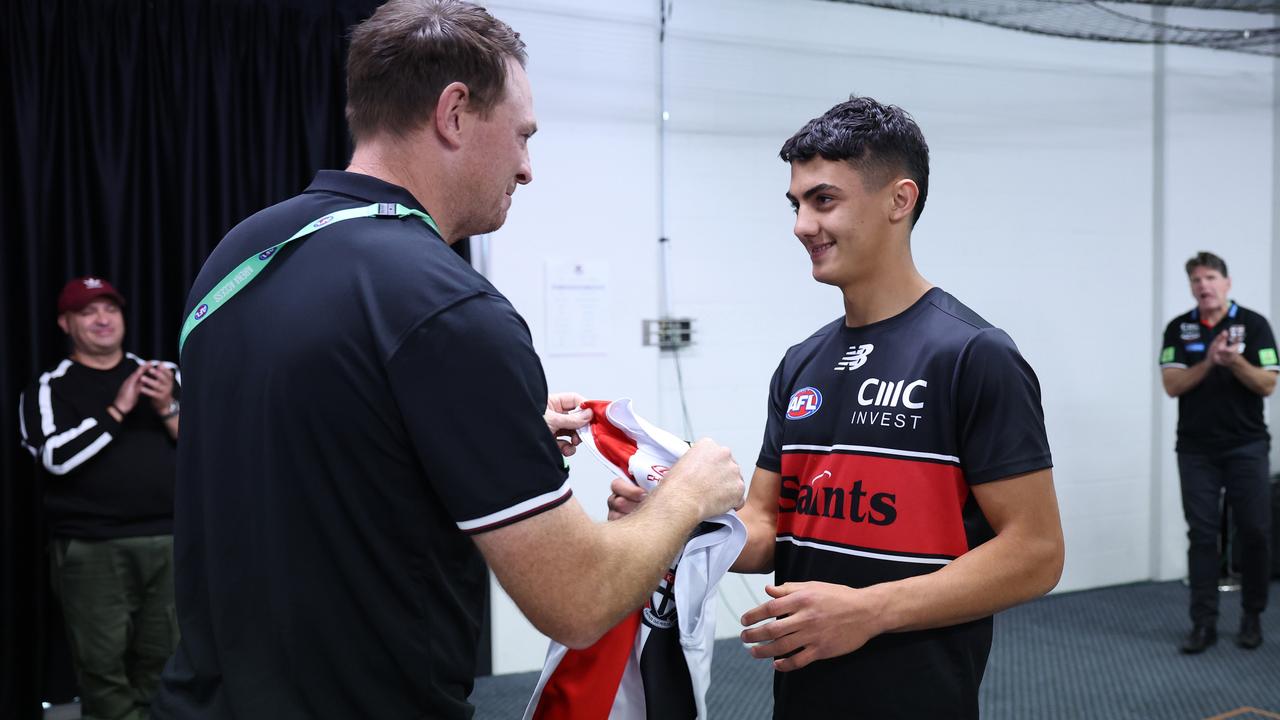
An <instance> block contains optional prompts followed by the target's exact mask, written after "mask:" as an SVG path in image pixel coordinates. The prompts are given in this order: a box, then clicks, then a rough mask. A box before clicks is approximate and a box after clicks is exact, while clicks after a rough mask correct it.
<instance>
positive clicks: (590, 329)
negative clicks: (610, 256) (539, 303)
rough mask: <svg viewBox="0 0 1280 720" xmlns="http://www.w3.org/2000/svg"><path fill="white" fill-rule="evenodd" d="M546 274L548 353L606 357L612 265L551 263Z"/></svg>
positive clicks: (589, 262) (556, 261)
mask: <svg viewBox="0 0 1280 720" xmlns="http://www.w3.org/2000/svg"><path fill="white" fill-rule="evenodd" d="M546 270H547V292H546V298H547V345H546V352H547V353H549V354H551V355H604V354H605V353H606V352H608V349H609V344H608V337H609V263H607V262H602V261H570V260H548V261H547V268H546Z"/></svg>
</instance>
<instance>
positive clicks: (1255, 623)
mask: <svg viewBox="0 0 1280 720" xmlns="http://www.w3.org/2000/svg"><path fill="white" fill-rule="evenodd" d="M1236 644H1237V645H1239V646H1240V647H1242V648H1244V649H1246V650H1253V649H1256V648H1257V647H1258V646H1259V645H1261V644H1262V618H1261V617H1259V616H1258V613H1251V612H1247V613H1245V614H1244V615H1243V616H1242V617H1241V618H1240V634H1239V635H1237V636H1236Z"/></svg>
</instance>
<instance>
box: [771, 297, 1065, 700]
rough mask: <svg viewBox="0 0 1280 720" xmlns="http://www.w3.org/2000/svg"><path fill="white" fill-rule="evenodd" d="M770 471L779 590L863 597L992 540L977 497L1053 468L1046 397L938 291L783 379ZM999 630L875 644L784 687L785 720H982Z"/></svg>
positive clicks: (801, 673) (988, 332)
mask: <svg viewBox="0 0 1280 720" xmlns="http://www.w3.org/2000/svg"><path fill="white" fill-rule="evenodd" d="M756 464H757V465H758V466H759V467H761V468H763V469H765V470H769V471H772V472H777V473H780V474H781V475H782V487H781V492H780V497H779V504H778V528H777V546H776V548H775V555H774V558H775V562H774V568H775V573H776V582H777V583H779V584H781V583H785V582H791V581H822V582H828V583H837V584H841V585H848V586H850V587H855V588H861V587H867V586H869V585H874V584H877V583H882V582H888V581H893V580H899V579H903V578H907V577H912V576H916V575H922V574H926V573H930V572H933V571H935V570H938V569H939V568H941V567H943V566H945V565H946V564H947V563H949V562H951V561H952V560H954V559H955V558H957V557H959V556H961V555H963V554H964V553H966V552H967V551H969V550H971V549H973V548H974V547H977V546H978V545H980V544H981V543H983V542H985V541H987V540H988V539H990V538H991V537H993V532H992V529H991V526H990V525H989V524H988V523H987V520H986V518H985V517H984V516H983V514H982V511H981V509H980V508H979V507H978V504H977V502H976V501H975V499H974V497H973V494H972V493H971V492H970V489H969V487H970V486H971V485H976V484H979V483H985V482H991V481H993V480H1000V479H1002V478H1007V477H1010V476H1014V475H1019V474H1023V473H1028V472H1032V471H1035V470H1041V469H1044V468H1048V467H1050V466H1051V465H1052V460H1051V458H1050V453H1049V444H1048V439H1047V438H1046V435H1045V429H1044V415H1043V411H1042V409H1041V405H1040V386H1039V382H1038V381H1037V379H1036V376H1035V373H1034V372H1033V371H1032V369H1031V367H1030V366H1029V365H1028V364H1027V363H1026V361H1025V360H1024V359H1023V358H1022V356H1021V355H1020V354H1019V353H1018V350H1017V348H1016V347H1015V345H1014V344H1013V341H1012V340H1011V339H1010V338H1009V336H1008V335H1007V334H1005V333H1004V332H1003V331H1001V330H999V329H997V328H994V327H992V326H991V325H990V324H989V323H987V322H986V321H985V320H983V319H982V318H981V317H979V316H978V315H977V314H975V313H974V312H973V311H972V310H970V309H969V308H967V307H965V306H964V305H963V304H961V303H960V302H959V301H958V300H956V299H955V298H954V297H952V296H951V295H949V294H948V293H946V292H944V291H942V290H940V289H938V288H933V289H931V290H929V291H928V292H927V293H925V295H924V296H923V297H921V298H920V300H918V301H917V302H916V303H915V304H914V305H912V306H911V307H910V308H908V309H907V310H905V311H904V312H902V313H900V314H898V315H896V316H894V317H892V318H889V319H887V320H883V321H880V322H877V323H873V324H871V325H866V326H863V327H857V328H850V327H846V326H845V324H844V318H839V319H837V320H835V321H833V322H832V323H830V324H829V325H827V326H825V327H823V328H822V329H821V330H819V331H818V332H817V333H815V334H814V335H813V336H811V337H810V338H809V339H807V340H805V341H804V342H802V343H800V344H799V345H796V346H794V347H792V348H791V349H790V350H788V351H787V354H786V356H785V357H784V358H783V360H782V363H781V364H780V365H779V366H778V369H777V372H775V373H774V376H773V382H772V385H771V389H770V394H769V419H768V424H767V426H766V429H765V438H764V444H763V447H762V448H761V451H760V457H759V460H758V461H757V463H756ZM990 647H991V618H990V617H988V618H984V619H981V620H977V621H974V622H969V623H964V624H961V625H955V626H951V627H944V628H938V629H934V630H924V631H919V632H905V633H890V634H886V635H881V636H879V637H876V638H873V639H872V640H871V641H870V642H868V643H867V644H866V645H865V646H864V647H862V648H861V649H859V650H856V651H854V652H852V653H849V654H847V655H844V656H841V657H836V658H831V659H827V660H820V661H817V662H815V663H813V664H811V665H809V666H807V667H805V668H803V669H800V670H794V671H791V672H787V673H775V675H774V702H775V710H774V715H775V717H779V718H793V717H794V718H800V717H854V718H862V717H866V718H923V717H948V718H957V717H963V718H976V717H977V716H978V685H979V683H980V682H981V680H982V673H983V670H984V668H985V666H986V661H987V655H988V652H989V651H990Z"/></svg>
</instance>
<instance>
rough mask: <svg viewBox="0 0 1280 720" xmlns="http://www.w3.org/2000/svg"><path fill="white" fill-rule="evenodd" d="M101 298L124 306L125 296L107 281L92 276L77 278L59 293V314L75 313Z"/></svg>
mask: <svg viewBox="0 0 1280 720" xmlns="http://www.w3.org/2000/svg"><path fill="white" fill-rule="evenodd" d="M101 297H108V298H111V299H112V300H115V301H116V303H117V304H119V305H122V306H123V305H124V296H122V295H121V294H120V293H119V292H117V291H116V289H115V288H114V287H112V286H111V283H109V282H107V281H106V280H103V279H102V278H100V277H94V276H92V275H89V276H86V277H82V278H76V279H75V280H72V281H71V282H69V283H67V284H66V286H65V287H63V288H62V292H60V293H58V314H59V315H61V314H62V313H64V312H75V311H77V310H80V309H82V308H84V306H86V305H88V304H89V303H91V302H93V301H94V300H97V299H98V298H101Z"/></svg>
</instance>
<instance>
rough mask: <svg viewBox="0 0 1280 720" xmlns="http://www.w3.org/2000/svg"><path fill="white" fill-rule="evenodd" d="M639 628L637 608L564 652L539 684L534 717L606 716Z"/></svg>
mask: <svg viewBox="0 0 1280 720" xmlns="http://www.w3.org/2000/svg"><path fill="white" fill-rule="evenodd" d="M639 630H640V611H639V610H637V611H635V612H633V613H631V614H630V615H628V616H627V617H625V618H623V620H622V622H620V623H618V624H617V625H614V626H613V629H611V630H609V632H607V633H605V634H604V637H602V638H600V639H599V640H597V641H596V643H595V644H594V645H592V646H591V647H589V648H585V649H583V650H570V651H568V652H567V653H565V655H564V657H563V658H561V659H560V663H559V664H558V665H556V669H555V670H554V671H552V673H551V677H550V678H549V679H548V680H547V684H546V685H544V686H543V688H542V695H541V696H539V698H538V707H537V708H536V709H535V710H534V711H533V720H608V717H609V711H610V710H612V709H613V699H614V697H616V696H617V694H618V685H620V684H621V683H622V673H623V672H625V671H626V669H627V659H628V658H630V657H631V649H632V648H633V647H634V646H635V643H636V633H637V632H638V631H639Z"/></svg>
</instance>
